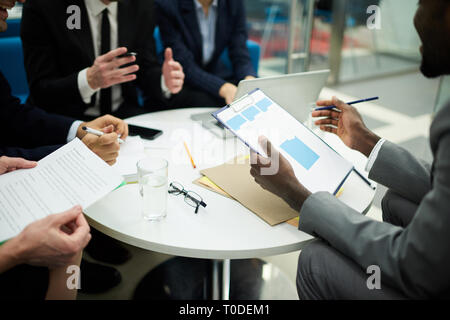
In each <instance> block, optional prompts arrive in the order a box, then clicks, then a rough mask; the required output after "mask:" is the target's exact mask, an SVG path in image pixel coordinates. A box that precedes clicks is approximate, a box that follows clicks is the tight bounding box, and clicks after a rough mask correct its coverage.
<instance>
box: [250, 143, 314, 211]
mask: <svg viewBox="0 0 450 320" xmlns="http://www.w3.org/2000/svg"><path fill="white" fill-rule="evenodd" d="M259 143H260V144H261V146H262V147H263V149H264V150H266V153H267V155H268V159H266V158H263V157H262V156H260V155H258V154H257V153H255V152H253V151H252V152H251V170H250V174H251V175H252V176H253V177H254V178H255V181H256V183H258V184H259V185H260V186H261V187H262V188H263V189H265V190H268V191H270V192H272V193H273V194H275V195H277V196H279V197H280V198H282V199H283V200H284V201H286V203H287V204H289V206H290V207H291V208H292V209H294V210H296V211H297V212H299V211H300V210H301V208H302V206H303V203H304V202H305V201H306V199H307V198H308V197H309V196H310V195H311V192H309V191H308V190H307V189H306V188H305V187H304V186H303V185H301V184H300V182H299V181H298V179H297V177H296V176H295V173H294V170H293V169H292V166H291V164H290V163H289V162H288V161H287V160H286V158H284V157H283V156H282V155H281V154H280V153H279V152H278V150H276V149H275V148H273V147H272V144H271V143H270V141H268V140H267V138H265V137H260V139H259ZM269 168H278V170H276V172H270V169H269Z"/></svg>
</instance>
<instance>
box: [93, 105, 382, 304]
mask: <svg viewBox="0 0 450 320" xmlns="http://www.w3.org/2000/svg"><path fill="white" fill-rule="evenodd" d="M214 110H215V109H204V108H201V109H200V108H196V109H179V110H171V111H163V112H157V113H151V114H146V115H142V116H138V117H134V118H130V119H128V120H127V122H128V123H130V124H136V125H142V126H146V127H151V128H156V129H161V130H163V131H164V134H163V135H162V136H161V137H159V138H157V139H156V140H155V141H145V146H146V153H148V154H149V155H151V156H155V157H164V158H165V159H167V160H168V162H169V182H173V181H176V182H179V183H181V184H182V185H183V186H184V187H185V189H186V190H192V191H194V192H196V193H198V194H199V195H201V196H202V197H203V200H204V201H205V202H206V203H207V207H206V208H201V209H200V211H199V213H198V214H195V213H194V209H193V208H192V207H190V206H188V205H187V204H186V203H185V202H184V200H183V197H181V196H178V197H176V196H172V195H168V209H167V217H166V218H165V219H163V220H161V221H158V222H149V221H145V220H144V219H143V218H142V216H141V212H140V209H141V207H140V206H141V201H140V196H139V194H138V186H137V185H136V184H134V185H126V186H124V187H122V188H119V189H118V190H115V191H114V192H112V193H110V194H109V195H108V196H106V197H105V198H103V199H102V200H101V201H99V202H97V203H96V204H94V205H92V206H91V207H89V208H88V209H87V210H86V215H87V216H88V218H89V221H90V223H91V225H92V226H93V227H95V228H96V229H97V230H99V231H101V232H103V233H105V234H107V235H108V236H111V237H113V238H115V239H117V240H120V241H123V242H125V243H127V244H130V245H133V246H136V247H140V248H143V249H147V250H151V251H156V252H160V253H164V254H170V255H175V256H182V257H191V258H203V259H214V260H224V261H225V262H224V264H223V269H224V270H223V271H224V272H223V274H224V276H223V282H224V284H225V285H224V289H223V295H222V297H223V298H227V297H228V294H229V270H230V260H229V259H250V258H256V257H265V256H273V255H279V254H284V253H289V252H292V251H297V250H301V249H302V247H303V246H304V245H305V244H306V243H307V242H309V241H310V240H312V239H313V238H312V237H311V236H310V235H308V234H306V233H303V232H301V231H299V230H297V229H296V228H295V227H293V226H291V225H288V224H287V223H283V224H280V225H277V226H274V227H271V226H269V225H268V224H267V223H266V222H264V221H263V220H262V219H260V218H259V217H258V216H256V215H255V214H254V213H252V212H251V211H249V210H248V209H246V208H245V207H244V206H242V205H241V204H240V203H238V202H237V201H234V200H231V199H229V198H226V197H224V196H222V195H219V194H217V193H214V192H212V191H209V190H207V189H204V188H202V187H200V186H197V185H194V184H193V183H192V182H193V181H194V180H195V179H197V178H199V177H200V170H201V169H205V168H210V167H213V166H216V165H220V164H223V163H224V162H225V161H228V160H230V159H232V158H234V157H235V156H237V155H240V154H247V153H248V152H249V151H248V148H247V147H245V145H244V144H243V143H241V142H240V141H239V140H238V139H228V140H223V139H220V138H218V137H216V136H215V135H213V134H212V133H210V132H209V131H208V130H206V129H204V128H203V127H202V126H201V124H198V123H195V122H193V121H192V120H191V119H190V116H191V115H192V114H196V113H202V112H207V111H214ZM324 139H325V140H326V141H327V142H328V143H329V144H330V145H331V146H332V147H333V148H334V149H335V150H336V151H338V152H339V153H341V154H342V155H343V156H344V157H346V158H347V159H349V160H350V161H351V162H352V163H354V164H355V167H356V168H359V172H364V170H363V169H364V166H365V164H366V161H367V160H366V158H365V157H364V156H363V155H362V154H360V153H357V152H355V151H352V150H349V149H348V148H347V147H345V145H343V144H342V142H340V140H339V139H338V138H337V137H335V136H333V135H328V134H326V135H325V136H324ZM184 141H185V142H186V143H187V144H188V146H189V148H190V151H191V153H192V156H193V159H194V161H195V163H196V165H197V169H193V167H192V165H191V163H190V160H189V158H188V156H187V153H186V151H185V149H184V146H183V142H184ZM374 195H375V189H374V188H371V187H369V185H368V184H367V183H366V182H365V181H364V180H363V179H361V178H360V177H359V176H358V175H357V174H356V173H354V172H353V173H352V174H351V175H350V176H349V178H348V179H347V181H346V182H345V184H344V186H343V193H342V195H341V196H340V200H341V201H343V202H344V203H346V204H347V205H349V206H351V207H352V208H354V209H356V210H357V211H359V212H361V213H366V212H367V211H368V210H369V208H370V206H371V204H372V201H373V198H374ZM216 297H217V296H216Z"/></svg>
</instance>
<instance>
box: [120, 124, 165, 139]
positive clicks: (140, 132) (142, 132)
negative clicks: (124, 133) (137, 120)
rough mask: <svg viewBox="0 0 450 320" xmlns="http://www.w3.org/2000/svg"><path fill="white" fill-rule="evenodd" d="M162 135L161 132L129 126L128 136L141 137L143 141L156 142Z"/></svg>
mask: <svg viewBox="0 0 450 320" xmlns="http://www.w3.org/2000/svg"><path fill="white" fill-rule="evenodd" d="M162 134H163V132H162V131H161V130H157V129H150V128H144V127H139V126H134V125H131V124H129V125H128V135H130V136H141V138H142V139H146V140H155V139H156V138H158V137H159V136H160V135H162Z"/></svg>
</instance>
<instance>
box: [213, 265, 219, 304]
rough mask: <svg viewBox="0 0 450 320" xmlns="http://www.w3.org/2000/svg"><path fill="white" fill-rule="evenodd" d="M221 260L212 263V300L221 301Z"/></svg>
mask: <svg viewBox="0 0 450 320" xmlns="http://www.w3.org/2000/svg"><path fill="white" fill-rule="evenodd" d="M219 263H220V262H219V260H213V261H212V299H213V300H220V296H219V292H220V290H219Z"/></svg>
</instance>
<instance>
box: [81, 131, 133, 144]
mask: <svg viewBox="0 0 450 320" xmlns="http://www.w3.org/2000/svg"><path fill="white" fill-rule="evenodd" d="M82 129H83V130H84V131H86V132H87V133H90V134H93V135H96V136H97V137H101V136H103V135H104V134H105V133H104V132H101V131H98V130H95V129H91V128H88V127H83V128H82ZM117 141H119V143H120V144H122V143H125V141H123V140H122V139H120V138H118V139H117Z"/></svg>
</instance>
